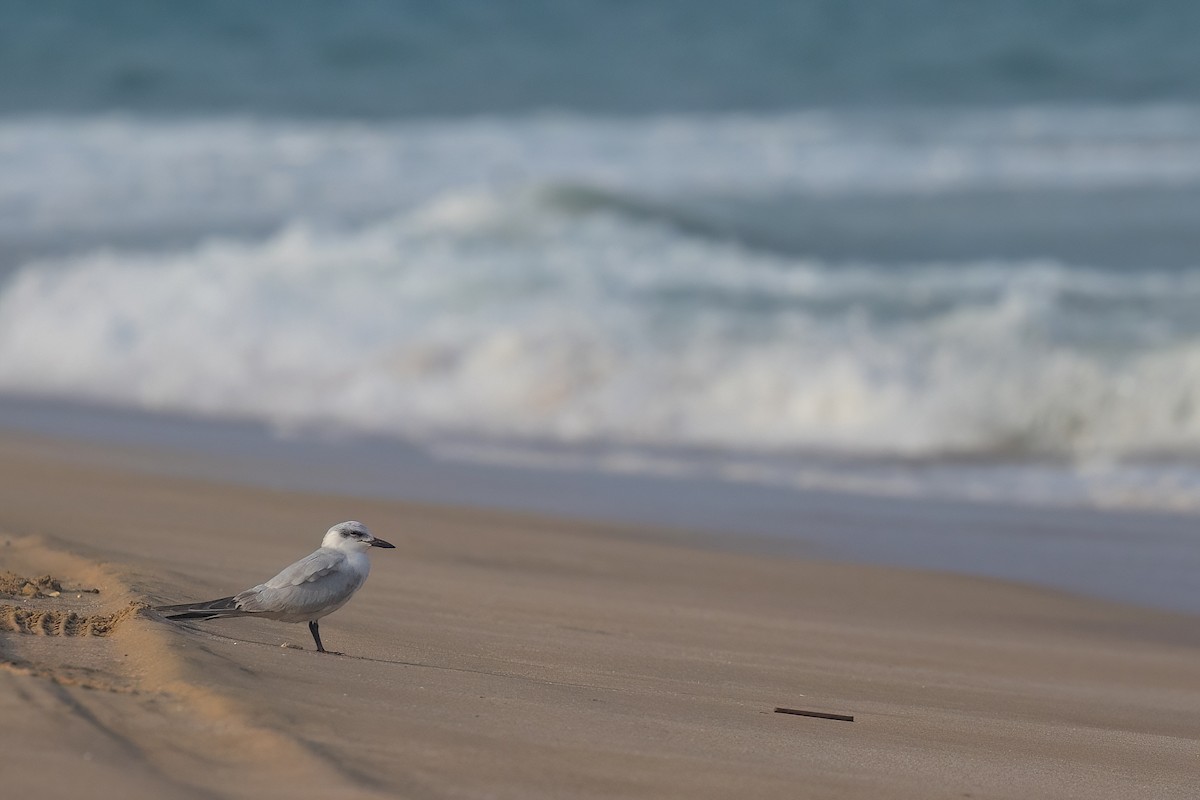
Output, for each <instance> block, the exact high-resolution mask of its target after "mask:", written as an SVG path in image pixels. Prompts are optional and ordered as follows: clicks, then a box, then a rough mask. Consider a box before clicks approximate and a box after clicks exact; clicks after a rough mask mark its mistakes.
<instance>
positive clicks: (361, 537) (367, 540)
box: [321, 520, 396, 553]
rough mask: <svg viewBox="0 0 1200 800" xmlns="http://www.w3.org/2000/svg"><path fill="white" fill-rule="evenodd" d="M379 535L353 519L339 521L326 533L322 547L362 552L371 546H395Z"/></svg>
mask: <svg viewBox="0 0 1200 800" xmlns="http://www.w3.org/2000/svg"><path fill="white" fill-rule="evenodd" d="M395 546H396V545H394V544H390V543H389V542H385V541H384V540H383V539H380V538H379V537H377V536H372V535H371V532H370V531H369V530H367V526H366V525H363V524H362V523H361V522H355V521H354V520H351V521H349V522H339V523H338V524H337V525H334V526H333V527H332V528H330V529H329V530H328V531H326V533H325V538H324V539H322V540H321V547H328V548H331V549H333V550H346V551H348V552H351V553H362V552H365V551H366V550H367V548H370V547H395Z"/></svg>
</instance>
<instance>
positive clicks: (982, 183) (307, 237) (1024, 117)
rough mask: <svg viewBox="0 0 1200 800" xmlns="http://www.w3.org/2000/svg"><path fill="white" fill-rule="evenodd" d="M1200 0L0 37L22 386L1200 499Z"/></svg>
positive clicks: (118, 13) (539, 445)
mask: <svg viewBox="0 0 1200 800" xmlns="http://www.w3.org/2000/svg"><path fill="white" fill-rule="evenodd" d="M1198 23H1200V6H1197V5H1196V4H1194V3H1185V2H1155V3H1141V4H1134V3H1115V4H1104V5H1103V7H1098V6H1097V5H1096V4H1092V3H1072V2H1062V3H1054V4H1047V3H1034V2H1011V3H1004V4H991V5H987V6H982V5H970V6H968V5H966V4H962V3H957V2H952V1H951V0H937V1H934V0H924V1H923V2H912V3H905V4H898V3H891V2H882V1H879V2H840V3H834V2H793V3H763V2H759V3H738V4H736V5H734V4H728V3H719V2H697V3H681V2H680V3H672V2H647V3H639V4H618V3H601V2H571V3H549V2H531V1H522V2H510V3H504V4H484V3H468V2H452V3H440V4H424V3H416V2H411V3H383V2H351V3H346V4H339V5H337V6H331V5H328V4H318V3H307V2H288V3H275V2H260V3H253V4H246V3H232V2H211V3H204V4H187V5H180V4H162V3H142V2H113V3H106V4H95V3H86V2H77V3H56V4H36V5H35V4H15V3H13V4H6V7H5V24H4V25H3V26H0V176H2V177H0V392H3V393H5V394H6V395H9V396H11V397H32V398H49V399H59V400H68V401H71V402H88V403H95V404H100V405H105V406H112V407H117V408H123V409H135V410H142V411H150V412H170V413H184V414H188V415H193V416H197V417H201V418H211V419H216V420H236V421H247V420H249V421H255V422H258V423H261V424H264V425H266V426H268V428H269V429H270V430H272V431H274V432H275V434H276V435H277V436H281V437H291V438H295V437H300V438H303V437H315V438H328V437H331V436H332V437H337V436H350V437H359V438H361V437H364V436H366V437H380V438H383V439H389V440H395V441H401V442H405V443H409V444H413V445H415V446H417V447H419V448H421V449H422V450H423V451H424V452H426V453H428V454H429V455H430V456H431V457H433V458H435V459H440V460H446V461H451V462H461V463H468V464H470V463H474V464H506V465H513V466H524V467H530V466H535V467H537V468H540V469H551V470H553V469H560V468H561V469H569V470H577V471H581V472H588V471H592V472H598V473H608V474H620V475H633V476H637V475H658V476H669V477H672V478H678V477H684V478H695V479H697V480H704V481H718V482H730V483H739V484H751V485H757V486H765V487H773V488H775V489H785V490H786V489H797V490H809V489H818V490H835V491H847V492H857V493H865V494H869V495H877V496H890V497H905V498H917V499H920V498H941V499H950V500H954V501H964V500H967V501H988V502H997V503H1015V504H1018V505H1028V506H1031V507H1039V506H1046V505H1051V506H1069V507H1084V506H1091V507H1105V508H1107V507H1135V508H1146V509H1154V510H1173V511H1185V512H1188V511H1195V510H1196V509H1197V508H1200V491H1198V490H1200V313H1198V310H1200V256H1198V253H1200V213H1198V212H1200V48H1196V47H1195V46H1194V41H1193V37H1192V36H1191V32H1192V31H1194V30H1196V29H1197V24H1198Z"/></svg>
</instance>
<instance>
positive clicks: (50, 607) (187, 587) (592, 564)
mask: <svg viewBox="0 0 1200 800" xmlns="http://www.w3.org/2000/svg"><path fill="white" fill-rule="evenodd" d="M135 455H136V454H135V453H131V452H130V451H120V450H117V449H115V448H111V447H101V446H97V445H89V444H83V443H67V442H57V441H54V440H51V439H46V438H39V437H33V436H23V435H15V434H8V435H5V436H4V437H3V438H2V439H0V531H2V539H0V571H7V572H10V573H13V574H14V575H17V576H23V577H27V578H30V579H33V581H32V583H31V584H30V585H27V586H26V587H25V590H24V594H22V593H21V591H20V588H21V587H20V586H16V587H14V586H13V585H9V586H8V588H9V590H10V591H11V592H13V593H14V594H15V596H13V595H11V594H10V595H9V596H5V597H0V605H3V606H4V609H3V615H2V616H0V658H2V660H3V669H2V670H0V682H2V683H3V684H4V688H3V691H0V704H3V718H4V720H5V725H4V728H3V733H2V734H0V741H2V743H3V746H2V748H0V774H2V775H3V780H4V784H5V786H6V794H9V793H11V794H10V796H14V797H20V796H34V795H37V796H75V795H79V796H89V797H95V798H108V797H112V798H117V797H120V798H140V797H147V798H149V797H155V798H157V797H164V796H171V797H193V796H194V797H256V798H261V797H318V796H321V797H414V798H423V797H471V798H475V797H478V798H483V797H500V798H536V797H547V798H549V797H713V798H722V797H731V796H735V795H742V796H747V797H846V798H877V797H893V798H935V797H947V798H949V797H955V798H959V797H974V798H982V797H988V798H1010V797H1011V798H1028V797H1047V798H1049V797H1053V798H1060V797H1061V798H1066V797H1079V798H1108V797H1111V798H1129V797H1147V798H1149V797H1154V798H1184V797H1193V796H1194V793H1195V778H1196V774H1197V773H1196V768H1197V759H1198V758H1200V729H1198V727H1197V723H1196V720H1197V719H1198V718H1200V682H1197V680H1196V663H1197V655H1198V653H1200V634H1198V633H1197V630H1198V629H1197V626H1196V620H1195V619H1194V618H1192V617H1188V616H1183V615H1170V614H1165V613H1159V612H1150V611H1143V610H1138V609H1135V608H1131V607H1125V606H1121V605H1116V604H1111V603H1105V602H1100V601H1093V600H1087V599H1080V598H1076V597H1072V596H1069V595H1065V594H1060V593H1055V592H1051V591H1045V590H1040V589H1033V588H1028V587H1024V586H1020V585H1015V584H1006V583H1003V582H998V581H988V580H981V579H973V578H966V577H958V576H952V575H946V574H936V573H926V572H919V571H906V570H900V569H888V568H878V567H866V566H856V565H846V564H831V563H822V562H819V561H808V560H802V559H783V558H766V557H760V556H752V555H740V554H736V553H730V552H722V551H720V550H717V549H713V548H705V547H702V546H698V545H696V544H689V542H688V540H687V538H686V537H684V536H681V535H680V534H679V532H669V531H654V530H639V529H634V528H629V527H616V526H609V525H600V524H589V523H586V522H574V521H560V520H553V519H543V518H534V517H524V516H519V515H513V514H503V513H494V512H486V511H478V510H465V509H456V508H445V507H428V506H419V505H411V504H400V503H395V502H382V501H375V500H361V499H350V498H343V497H337V496H321V495H312V494H308V495H302V494H294V493H292V494H289V493H283V492H272V491H265V490H261V489H250V488H244V487H237V486H225V485H220V484H217V483H213V482H203V481H199V480H189V479H184V478H178V477H163V476H156V475H154V474H152V473H151V472H149V471H148V470H145V469H134V468H131V467H127V466H122V465H127V464H129V463H132V462H134V461H136V458H134V456H135ZM114 465H116V466H114ZM349 518H356V519H361V520H363V521H364V522H366V523H367V524H369V525H370V526H371V527H372V529H373V530H374V531H375V532H376V533H378V534H379V535H380V536H384V537H385V538H388V539H389V540H391V541H393V542H395V543H396V544H397V545H398V547H397V549H396V550H394V551H381V552H376V553H373V556H374V561H373V563H374V567H373V571H372V575H371V578H370V580H369V581H368V583H367V585H366V587H365V588H364V589H363V590H362V591H361V592H360V594H359V595H358V596H357V597H356V598H355V599H354V600H353V602H351V603H350V604H349V605H348V606H347V607H346V608H345V609H342V610H341V611H339V612H338V613H336V614H335V615H333V616H331V617H329V618H327V619H326V620H324V621H323V625H322V635H323V637H324V639H325V643H326V646H327V647H329V648H330V649H333V650H338V651H343V652H344V653H346V655H345V656H340V657H339V656H329V655H319V654H316V653H314V652H312V642H311V640H310V639H309V636H308V633H307V631H306V630H305V628H304V626H301V625H283V624H279V623H274V622H270V621H257V620H251V621H245V620H227V621H222V622H209V623H200V624H195V625H193V626H190V627H185V626H182V625H178V624H172V623H168V622H165V621H163V620H162V619H161V618H159V617H157V616H156V615H154V614H153V613H151V612H148V611H145V610H138V609H137V608H136V606H139V605H141V604H151V605H152V604H156V603H165V602H183V601H188V600H198V599H206V598H209V597H216V596H221V595H224V594H229V593H231V592H234V591H237V590H240V589H241V588H244V587H246V586H250V585H253V584H254V583H257V582H259V581H261V580H264V579H265V578H267V577H269V576H270V575H272V574H274V572H275V571H276V570H277V569H278V568H280V567H281V566H283V565H285V564H286V563H289V562H290V561H291V560H293V559H295V558H297V557H299V556H301V555H304V554H305V553H307V552H309V551H310V550H311V549H312V547H314V546H315V545H316V543H317V541H318V540H319V538H320V535H321V534H322V533H323V531H324V529H325V527H327V526H328V525H329V524H332V523H334V522H337V521H340V520H343V519H349ZM45 575H49V576H52V577H53V578H54V579H55V580H57V581H58V583H57V584H50V583H45V582H44V583H43V585H42V586H41V587H40V588H39V587H37V585H36V578H37V577H40V576H45ZM55 586H57V587H60V588H54V587H55ZM89 588H95V589H99V592H98V593H95V594H93V593H89V592H85V591H83V590H84V589H89ZM39 595H40V596H39ZM131 608H133V610H132V611H130V609H131ZM297 647H299V648H302V649H296V648H297ZM777 706H783V707H790V708H797V709H804V710H814V711H821V712H832V713H840V714H847V715H852V716H853V717H854V721H853V722H845V721H837V720H827V719H818V718H807V717H801V716H795V715H785V714H779V713H774V709H775V707H777Z"/></svg>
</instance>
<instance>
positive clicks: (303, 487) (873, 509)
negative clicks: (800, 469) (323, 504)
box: [0, 395, 1200, 614]
mask: <svg viewBox="0 0 1200 800" xmlns="http://www.w3.org/2000/svg"><path fill="white" fill-rule="evenodd" d="M0 418H3V422H0V436H8V437H10V438H17V439H21V438H24V439H29V440H31V441H37V442H40V443H41V444H40V445H39V446H43V447H58V448H60V450H61V451H62V453H63V454H64V457H69V458H71V459H74V460H89V459H90V461H91V462H93V463H106V464H113V465H119V466H121V467H122V468H124V469H130V470H134V471H140V472H143V473H147V474H164V473H165V474H171V475H175V476H178V477H181V478H193V479H198V480H202V481H218V482H226V483H233V484H239V485H244V486H251V487H260V488H266V489H272V490H290V491H295V492H300V493H317V494H327V493H335V494H341V495H344V496H347V497H362V498H368V499H384V500H396V501H400V502H415V503H428V504H433V505H441V506H456V507H464V508H475V509H480V510H488V511H491V510H495V511H503V512H512V513H517V514H533V515H540V516H545V517H550V518H556V519H582V520H593V521H596V522H603V523H607V524H614V525H625V526H633V527H640V528H654V529H658V530H663V531H667V530H670V531H674V532H675V534H674V535H675V536H676V537H678V538H680V539H681V540H684V541H694V542H696V543H698V544H703V545H704V546H711V547H716V548H719V549H727V550H731V551H734V552H740V553H756V554H762V555H776V556H785V557H788V556H804V557H813V556H815V557H819V558H823V559H828V560H831V561H845V562H850V563H864V564H878V565H884V566H887V565H891V566H899V567H911V568H918V569H932V570H938V571H944V572H953V573H958V574H963V575H975V576H981V577H990V578H999V579H1003V580H1014V581H1018V582H1021V583H1028V584H1033V585H1038V586H1043V587H1048V588H1052V589H1059V590H1062V591H1067V592H1074V593H1079V594H1084V595H1088V596H1092V597H1098V598H1102V599H1107V600H1115V601H1117V602H1127V603H1134V604H1137V605H1141V606H1145V607H1148V608H1158V609H1161V610H1166V611H1181V612H1185V613H1191V614H1200V577H1197V576H1200V535H1197V533H1196V529H1197V528H1196V523H1197V520H1198V517H1196V516H1195V515H1191V514H1182V513H1178V512H1177V511H1149V510H1140V509H1098V508H1086V507H1055V506H1038V505H1023V504H1016V503H998V502H987V501H975V500H964V499H959V500H954V499H941V498H935V497H921V496H915V497H894V496H886V495H878V494H867V493H850V492H845V491H834V490H821V489H795V488H786V487H775V486H766V485H760V484H755V483H752V482H734V481H723V480H715V479H704V478H696V477H672V476H661V475H651V474H631V473H626V474H621V473H618V472H605V471H598V470H579V469H558V468H550V467H536V466H530V465H522V466H511V465H496V464H481V463H470V462H462V461H454V460H446V459H440V458H437V457H435V456H433V455H431V454H430V453H429V452H428V451H427V450H426V449H425V448H423V447H422V446H420V445H419V444H416V443H412V442H406V441H403V440H396V439H390V438H370V437H361V436H360V437H348V438H332V439H322V438H314V437H291V438H282V437H280V436H277V435H275V434H273V433H272V432H271V431H270V430H269V429H268V428H267V427H265V426H264V425H261V424H259V423H254V422H247V421H243V422H231V421H220V420H213V419H204V418H195V417H188V416H183V415H172V414H154V413H148V412H141V411H132V410H127V409H115V408H104V407H96V406H90V405H82V404H76V403H67V402H63V401H60V400H51V399H41V400H38V399H31V398H17V397H13V396H4V395H0Z"/></svg>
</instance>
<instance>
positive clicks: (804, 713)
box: [775, 706, 854, 722]
mask: <svg viewBox="0 0 1200 800" xmlns="http://www.w3.org/2000/svg"><path fill="white" fill-rule="evenodd" d="M775 713H776V714H795V715H797V716H800V717H817V718H819V719H838V720H841V721H842V722H854V717H852V716H851V715H849V714H830V713H828V712H825V711H803V710H801V709H799V708H780V707H778V706H776V708H775Z"/></svg>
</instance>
